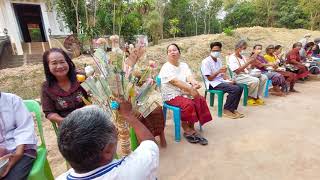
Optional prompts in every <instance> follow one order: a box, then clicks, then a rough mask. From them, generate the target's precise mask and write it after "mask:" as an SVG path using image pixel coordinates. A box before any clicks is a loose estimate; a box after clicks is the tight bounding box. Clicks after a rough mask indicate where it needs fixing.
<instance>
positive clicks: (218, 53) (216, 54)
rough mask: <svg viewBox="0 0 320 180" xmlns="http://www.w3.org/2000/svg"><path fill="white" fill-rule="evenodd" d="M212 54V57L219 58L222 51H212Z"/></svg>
mask: <svg viewBox="0 0 320 180" xmlns="http://www.w3.org/2000/svg"><path fill="white" fill-rule="evenodd" d="M210 55H211V56H212V57H215V58H218V57H220V55H221V53H220V52H217V51H214V52H211V53H210Z"/></svg>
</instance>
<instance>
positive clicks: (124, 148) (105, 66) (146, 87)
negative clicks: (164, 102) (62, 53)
mask: <svg viewBox="0 0 320 180" xmlns="http://www.w3.org/2000/svg"><path fill="white" fill-rule="evenodd" d="M110 40H111V41H112V52H110V53H109V54H106V53H105V52H103V49H99V51H97V52H96V53H95V54H92V57H93V60H94V62H95V64H96V69H97V70H98V71H97V72H94V73H93V72H92V70H91V71H90V73H89V74H87V77H88V78H87V79H86V81H84V82H83V83H82V84H81V85H82V87H84V89H85V90H86V91H87V92H89V94H90V95H91V99H92V103H93V104H96V105H98V106H100V107H101V108H103V109H104V110H105V111H106V112H107V113H108V114H109V115H110V116H112V119H113V122H114V124H115V126H116V128H117V131H118V142H119V149H118V150H120V152H119V155H120V156H127V155H129V154H130V153H131V144H130V127H129V124H128V123H127V122H126V120H125V119H124V117H123V116H122V115H121V114H119V112H118V110H116V108H112V107H111V104H112V101H113V100H114V99H116V98H124V99H125V100H130V101H131V103H132V107H133V111H136V112H140V113H141V114H143V115H148V113H149V112H150V111H152V108H151V110H150V107H152V106H150V105H152V103H150V102H147V100H148V95H149V92H150V91H151V90H152V89H153V87H154V81H153V77H151V76H152V75H151V74H152V73H151V72H152V71H151V69H150V67H149V68H147V69H146V71H145V72H144V73H140V74H142V76H141V77H140V78H137V76H135V75H134V74H133V73H132V72H134V69H135V64H136V63H137V62H138V61H139V60H141V59H142V58H145V57H146V56H144V55H145V51H146V46H147V44H148V42H147V37H146V36H138V38H137V43H136V46H135V47H132V46H131V47H132V48H131V50H130V52H129V55H128V56H127V57H126V54H125V53H124V52H123V51H122V50H121V49H120V48H119V37H118V36H117V35H114V36H111V37H110ZM106 57H109V58H110V59H107V60H106ZM145 64H147V63H145ZM87 69H92V68H87ZM152 69H154V68H152ZM149 106H150V107H149ZM148 107H149V108H148Z"/></svg>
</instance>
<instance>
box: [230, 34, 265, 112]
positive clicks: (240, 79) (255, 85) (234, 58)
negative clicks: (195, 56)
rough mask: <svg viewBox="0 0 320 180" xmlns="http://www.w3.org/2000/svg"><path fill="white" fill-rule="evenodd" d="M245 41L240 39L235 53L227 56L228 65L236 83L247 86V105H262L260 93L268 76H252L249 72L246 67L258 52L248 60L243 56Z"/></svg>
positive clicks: (245, 46)
mask: <svg viewBox="0 0 320 180" xmlns="http://www.w3.org/2000/svg"><path fill="white" fill-rule="evenodd" d="M247 46H248V45H247V42H246V41H244V40H240V41H239V42H238V43H237V44H236V46H235V53H233V54H232V55H230V56H229V58H228V65H229V68H230V69H231V71H232V72H233V75H234V79H235V81H236V82H237V83H239V84H240V83H241V84H242V83H243V84H247V85H248V87H249V92H248V93H249V97H248V105H251V106H255V105H263V104H264V101H263V100H262V99H261V96H262V93H263V91H264V88H265V86H266V82H267V80H268V77H267V76H266V75H264V74H261V73H260V75H258V76H257V77H254V76H252V75H250V74H249V69H248V67H249V66H251V64H252V63H254V62H255V61H256V58H257V55H258V52H255V54H253V55H252V56H250V57H249V59H248V61H247V60H246V58H245V57H244V54H245V53H244V51H245V50H246V49H247Z"/></svg>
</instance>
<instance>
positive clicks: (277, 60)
mask: <svg viewBox="0 0 320 180" xmlns="http://www.w3.org/2000/svg"><path fill="white" fill-rule="evenodd" d="M281 54H282V47H281V45H276V46H273V45H269V46H268V47H267V48H266V54H265V55H264V56H263V57H264V59H265V60H267V61H268V63H269V64H272V65H274V66H275V67H278V68H277V69H275V71H276V72H277V73H279V74H281V75H282V76H283V77H284V78H285V79H286V82H287V84H289V86H290V88H289V92H298V91H296V90H295V88H294V85H295V83H296V81H297V75H296V74H295V73H293V72H289V71H286V69H285V68H282V70H281V68H280V69H279V67H281V64H282V60H283V59H281V58H283V55H284V54H283V55H281Z"/></svg>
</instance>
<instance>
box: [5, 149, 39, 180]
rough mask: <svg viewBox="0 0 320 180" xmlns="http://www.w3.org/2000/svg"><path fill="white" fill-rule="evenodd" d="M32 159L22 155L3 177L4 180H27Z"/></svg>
mask: <svg viewBox="0 0 320 180" xmlns="http://www.w3.org/2000/svg"><path fill="white" fill-rule="evenodd" d="M33 161H34V158H32V157H29V156H26V155H23V157H22V158H21V159H20V160H19V161H18V162H17V163H16V164H15V165H14V166H13V167H12V168H11V169H10V171H9V173H8V174H7V175H6V177H4V178H3V179H5V180H25V179H27V177H28V175H29V173H30V171H31V168H32V165H33Z"/></svg>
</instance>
